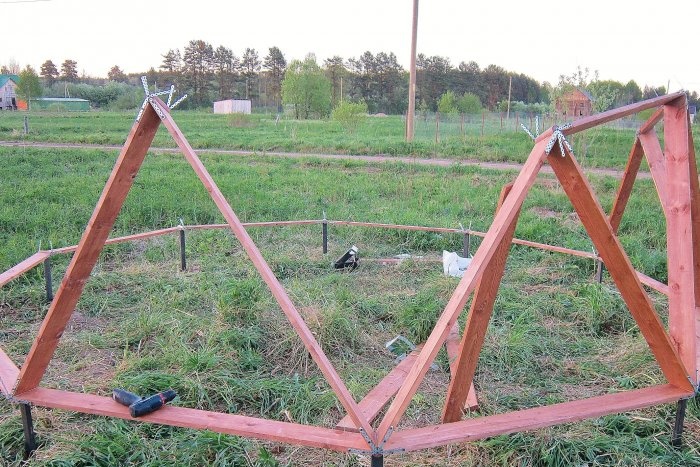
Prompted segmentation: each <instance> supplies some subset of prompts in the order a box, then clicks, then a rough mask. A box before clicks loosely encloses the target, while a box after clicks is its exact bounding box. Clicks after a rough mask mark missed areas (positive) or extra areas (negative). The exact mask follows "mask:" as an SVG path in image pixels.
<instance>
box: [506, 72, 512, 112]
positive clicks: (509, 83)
mask: <svg viewBox="0 0 700 467" xmlns="http://www.w3.org/2000/svg"><path fill="white" fill-rule="evenodd" d="M512 87H513V77H512V76H511V77H510V80H509V81H508V113H506V120H510V89H511V88H512Z"/></svg>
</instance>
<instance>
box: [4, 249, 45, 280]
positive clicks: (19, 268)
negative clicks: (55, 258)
mask: <svg viewBox="0 0 700 467" xmlns="http://www.w3.org/2000/svg"><path fill="white" fill-rule="evenodd" d="M49 256H50V253H49V252H48V251H39V252H37V253H34V254H33V255H32V256H30V257H29V258H27V259H25V260H24V261H22V262H21V263H19V264H17V265H15V266H13V267H11V268H10V269H8V270H7V271H5V272H3V273H2V274H0V287H2V286H3V285H5V284H7V283H8V282H10V281H11V280H12V279H15V278H16V277H19V276H21V275H22V274H24V273H25V272H27V271H29V270H30V269H32V268H33V267H34V266H36V265H37V264H41V263H43V262H44V260H45V259H46V258H48V257H49Z"/></svg>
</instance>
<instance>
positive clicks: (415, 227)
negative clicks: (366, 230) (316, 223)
mask: <svg viewBox="0 0 700 467" xmlns="http://www.w3.org/2000/svg"><path fill="white" fill-rule="evenodd" d="M328 224H329V225H348V226H355V227H375V228H379V229H396V230H412V231H421V232H442V233H462V232H463V231H462V230H460V229H450V228H446V227H423V226H420V225H401V224H378V223H375V222H355V221H328Z"/></svg>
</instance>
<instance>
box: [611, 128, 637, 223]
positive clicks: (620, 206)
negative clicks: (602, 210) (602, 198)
mask: <svg viewBox="0 0 700 467" xmlns="http://www.w3.org/2000/svg"><path fill="white" fill-rule="evenodd" d="M642 157H644V151H643V150H642V143H640V142H639V138H635V140H634V144H633V145H632V149H631V150H630V155H629V158H628V159H627V166H626V167H625V173H624V174H623V175H622V180H621V181H620V187H619V188H618V189H617V194H616V195H615V202H614V203H613V207H612V210H611V211H610V225H611V226H612V228H613V232H615V233H616V234H617V229H618V228H619V227H620V221H621V220H622V214H624V212H625V208H626V207H627V202H628V201H629V199H630V195H631V194H632V187H633V186H634V181H635V179H636V178H637V173H638V172H639V166H640V165H641V163H642Z"/></svg>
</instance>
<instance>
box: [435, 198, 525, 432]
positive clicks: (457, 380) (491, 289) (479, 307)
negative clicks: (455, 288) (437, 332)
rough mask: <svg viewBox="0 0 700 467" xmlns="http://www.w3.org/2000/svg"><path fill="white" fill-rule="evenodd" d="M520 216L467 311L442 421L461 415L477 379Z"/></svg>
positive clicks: (480, 282) (508, 229)
mask: <svg viewBox="0 0 700 467" xmlns="http://www.w3.org/2000/svg"><path fill="white" fill-rule="evenodd" d="M512 188H513V185H512V184H508V185H506V186H504V187H503V190H502V191H501V195H500V198H499V200H498V208H497V209H500V208H501V207H502V206H503V203H504V202H505V200H506V199H507V197H508V193H510V191H511V189H512ZM496 212H498V211H496ZM519 216H520V210H518V211H516V213H515V216H514V217H513V219H512V220H511V221H510V222H509V224H508V226H507V227H506V234H505V235H504V236H503V238H502V239H501V241H500V243H499V245H498V247H497V249H496V251H495V253H494V255H493V258H492V259H491V261H490V262H489V264H488V265H487V267H486V270H485V271H484V274H483V275H482V276H481V278H480V279H479V282H478V285H477V286H476V290H475V291H474V299H473V300H472V304H471V308H470V309H469V314H468V315H467V322H466V324H465V326H464V333H463V335H462V340H461V342H460V343H459V352H458V357H457V360H456V361H455V364H454V365H455V371H454V374H453V377H452V379H450V384H449V387H448V388H447V397H446V398H445V404H444V406H443V409H442V423H448V422H456V421H458V420H461V419H462V410H463V408H464V404H465V402H466V400H467V395H468V394H469V388H470V387H471V386H472V383H473V380H474V373H475V372H476V364H477V362H478V360H479V354H480V353H481V347H482V346H483V345H484V339H485V338H486V329H487V328H488V324H489V321H490V319H491V314H492V313H493V305H494V303H495V301H496V295H497V294H498V286H499V285H500V283H501V279H502V278H503V273H504V271H505V267H506V258H507V257H508V250H510V245H511V240H512V238H513V234H514V233H515V226H516V224H517V221H518V217H519Z"/></svg>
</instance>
